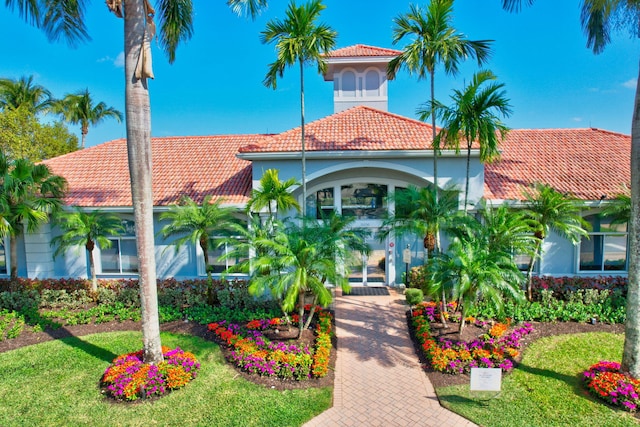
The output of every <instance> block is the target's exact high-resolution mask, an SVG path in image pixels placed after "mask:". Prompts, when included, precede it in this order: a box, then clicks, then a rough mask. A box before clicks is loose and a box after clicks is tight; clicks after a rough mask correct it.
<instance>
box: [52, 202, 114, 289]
mask: <svg viewBox="0 0 640 427" xmlns="http://www.w3.org/2000/svg"><path fill="white" fill-rule="evenodd" d="M54 220H55V223H56V224H57V225H58V227H60V230H62V234H60V235H59V236H56V237H54V238H53V239H52V240H51V245H55V246H57V249H56V251H55V252H54V254H53V256H54V257H56V256H58V255H60V254H61V253H62V252H64V251H65V250H67V249H69V248H72V247H78V246H80V245H82V246H84V247H85V248H86V250H87V252H88V253H89V270H90V271H91V290H92V291H93V292H96V291H97V290H98V278H97V276H96V268H95V261H94V258H93V249H94V248H95V246H96V244H98V246H100V247H101V248H110V247H111V244H112V243H111V240H110V239H109V237H110V236H117V235H118V234H120V233H122V232H123V231H124V227H123V225H122V220H121V219H120V217H118V216H117V215H115V214H113V213H109V212H105V211H99V210H94V211H91V212H86V211H85V210H83V209H82V208H80V207H79V206H76V207H75V209H74V211H72V212H68V211H67V212H65V211H61V212H60V213H59V214H58V215H56V217H55V218H54Z"/></svg>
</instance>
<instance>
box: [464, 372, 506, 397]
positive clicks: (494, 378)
mask: <svg viewBox="0 0 640 427" xmlns="http://www.w3.org/2000/svg"><path fill="white" fill-rule="evenodd" d="M501 386H502V369H500V368H471V384H470V387H469V390H470V391H495V392H497V394H496V396H497V395H498V394H500V390H501ZM494 397H495V396H494Z"/></svg>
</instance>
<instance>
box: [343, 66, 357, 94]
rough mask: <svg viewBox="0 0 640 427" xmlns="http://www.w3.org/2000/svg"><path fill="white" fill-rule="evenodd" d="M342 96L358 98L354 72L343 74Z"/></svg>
mask: <svg viewBox="0 0 640 427" xmlns="http://www.w3.org/2000/svg"><path fill="white" fill-rule="evenodd" d="M342 96H348V97H355V96H356V74H355V73H354V72H353V71H345V72H344V73H343V74H342Z"/></svg>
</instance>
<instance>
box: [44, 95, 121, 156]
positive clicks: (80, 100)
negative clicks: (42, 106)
mask: <svg viewBox="0 0 640 427" xmlns="http://www.w3.org/2000/svg"><path fill="white" fill-rule="evenodd" d="M52 111H53V112H54V113H57V114H60V115H62V117H64V119H65V120H66V121H67V122H69V123H71V124H74V125H77V124H80V126H81V127H82V128H81V132H82V145H81V148H84V147H85V141H86V138H87V134H88V133H89V126H95V125H97V124H99V123H100V122H102V121H103V120H104V119H106V118H109V117H111V118H114V119H116V120H117V121H118V123H120V122H121V121H122V120H123V119H124V117H123V115H122V113H121V112H120V111H118V110H116V109H115V108H113V107H108V106H107V104H105V103H104V102H99V103H97V104H95V105H94V103H93V100H92V99H91V95H90V94H89V89H85V90H84V91H81V92H78V93H75V94H71V93H70V94H68V95H66V96H65V97H64V98H63V99H61V100H58V101H55V102H54V103H53V106H52Z"/></svg>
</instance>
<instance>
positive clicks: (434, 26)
mask: <svg viewBox="0 0 640 427" xmlns="http://www.w3.org/2000/svg"><path fill="white" fill-rule="evenodd" d="M452 20H453V0H431V1H430V2H429V5H428V6H427V7H426V9H423V8H421V7H420V6H415V5H411V6H410V7H409V12H408V13H406V14H404V15H400V16H398V17H396V18H395V19H394V20H393V23H394V27H393V44H394V45H395V44H397V43H399V42H400V41H402V40H403V39H405V38H409V39H411V42H410V43H409V44H407V45H406V46H405V47H404V49H403V50H402V53H401V54H400V55H398V56H397V57H396V58H394V59H393V60H391V62H389V65H388V72H387V73H388V75H389V78H394V77H395V75H396V73H397V72H398V70H399V69H400V68H401V67H403V66H404V67H405V68H407V70H408V71H409V73H411V74H417V75H418V79H424V78H427V76H428V77H429V80H430V88H431V93H430V100H431V103H433V102H434V101H435V71H436V67H437V66H438V65H440V64H442V66H443V67H444V71H445V73H446V74H449V75H455V74H457V73H458V64H459V63H460V62H462V61H463V60H465V59H467V58H475V59H476V60H477V62H478V66H481V65H482V64H484V63H485V62H486V61H487V60H488V59H489V57H490V55H491V48H490V45H491V40H476V41H471V40H468V39H467V38H466V36H465V35H464V34H462V33H458V32H457V30H456V29H455V28H454V27H452V26H451V21H452ZM427 119H428V117H421V120H427ZM431 127H432V132H433V136H432V138H433V150H434V153H433V183H434V185H435V187H436V188H439V187H438V155H439V152H440V148H441V147H440V146H439V145H438V144H437V140H436V117H435V116H434V115H431ZM436 197H438V195H436Z"/></svg>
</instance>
